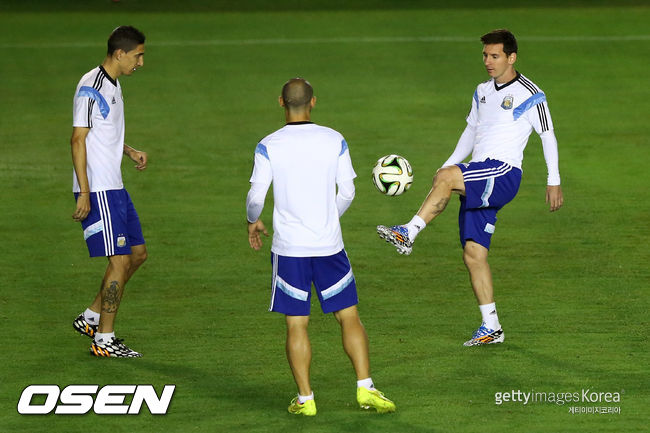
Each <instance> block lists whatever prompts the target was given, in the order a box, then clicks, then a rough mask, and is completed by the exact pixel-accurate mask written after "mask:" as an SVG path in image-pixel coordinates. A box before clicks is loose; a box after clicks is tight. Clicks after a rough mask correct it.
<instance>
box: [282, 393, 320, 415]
mask: <svg viewBox="0 0 650 433" xmlns="http://www.w3.org/2000/svg"><path fill="white" fill-rule="evenodd" d="M287 410H288V411H289V413H292V414H294V415H305V416H314V415H316V402H315V401H314V400H307V401H306V402H304V403H303V404H300V402H299V401H298V397H295V398H294V399H293V400H291V404H290V405H289V407H288V408H287Z"/></svg>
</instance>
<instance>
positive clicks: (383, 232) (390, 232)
mask: <svg viewBox="0 0 650 433" xmlns="http://www.w3.org/2000/svg"><path fill="white" fill-rule="evenodd" d="M377 233H378V234H379V237H380V238H382V239H385V240H386V242H388V243H390V244H393V245H394V246H395V248H397V252H398V253H400V254H404V255H407V256H408V255H409V254H411V251H413V242H411V240H410V239H409V231H408V229H407V228H406V226H392V227H386V226H381V225H380V226H377Z"/></svg>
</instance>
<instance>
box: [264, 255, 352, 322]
mask: <svg viewBox="0 0 650 433" xmlns="http://www.w3.org/2000/svg"><path fill="white" fill-rule="evenodd" d="M271 262H272V264H273V279H272V282H271V306H270V307H269V311H275V312H277V313H282V314H286V315H287V316H309V313H310V311H311V284H312V282H313V283H314V287H315V288H316V294H317V295H318V299H319V301H320V306H321V309H322V310H323V313H325V314H327V313H332V312H335V311H340V310H343V309H344V308H348V307H351V306H353V305H357V304H358V303H359V299H358V297H357V285H356V283H355V281H354V274H352V268H351V267H350V261H349V260H348V256H347V254H346V253H345V250H341V251H339V252H338V253H337V254H334V255H332V256H326V257H287V256H280V255H278V254H275V253H271Z"/></svg>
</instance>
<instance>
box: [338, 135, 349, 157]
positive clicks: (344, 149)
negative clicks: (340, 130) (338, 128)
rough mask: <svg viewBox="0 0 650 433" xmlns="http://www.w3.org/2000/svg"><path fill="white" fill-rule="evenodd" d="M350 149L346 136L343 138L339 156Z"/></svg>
mask: <svg viewBox="0 0 650 433" xmlns="http://www.w3.org/2000/svg"><path fill="white" fill-rule="evenodd" d="M346 150H348V143H347V142H346V141H345V138H344V139H343V140H341V152H340V153H339V156H341V155H343V154H344V153H345V151H346Z"/></svg>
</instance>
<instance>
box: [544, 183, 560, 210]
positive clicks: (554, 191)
mask: <svg viewBox="0 0 650 433" xmlns="http://www.w3.org/2000/svg"><path fill="white" fill-rule="evenodd" d="M546 203H549V204H550V211H551V212H555V211H556V210H558V209H560V208H561V207H562V205H563V204H564V196H563V195H562V187H561V186H560V185H548V186H547V187H546Z"/></svg>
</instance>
